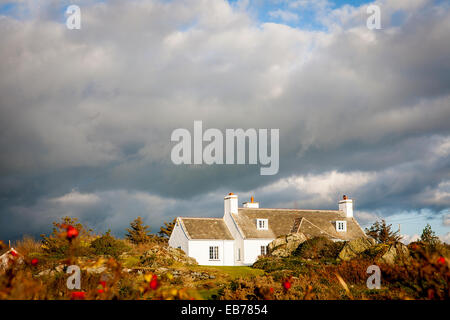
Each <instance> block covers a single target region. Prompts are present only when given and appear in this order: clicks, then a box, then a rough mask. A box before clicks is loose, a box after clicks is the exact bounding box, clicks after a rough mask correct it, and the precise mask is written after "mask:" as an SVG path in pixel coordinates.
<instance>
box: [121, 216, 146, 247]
mask: <svg viewBox="0 0 450 320" xmlns="http://www.w3.org/2000/svg"><path fill="white" fill-rule="evenodd" d="M130 226H131V228H127V232H128V234H127V235H126V237H127V239H128V240H130V241H131V242H132V243H134V244H140V243H146V242H149V241H150V239H151V235H149V234H148V233H149V232H150V227H149V226H145V225H144V222H143V221H142V218H141V217H137V218H136V219H134V220H133V221H132V222H131V223H130Z"/></svg>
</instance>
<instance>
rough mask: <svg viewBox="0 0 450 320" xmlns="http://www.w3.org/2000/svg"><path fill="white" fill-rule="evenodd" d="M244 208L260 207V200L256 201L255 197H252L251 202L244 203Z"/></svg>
mask: <svg viewBox="0 0 450 320" xmlns="http://www.w3.org/2000/svg"><path fill="white" fill-rule="evenodd" d="M243 205H244V208H259V202H255V199H254V198H253V197H251V198H250V202H244V203H243Z"/></svg>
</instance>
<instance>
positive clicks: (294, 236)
mask: <svg viewBox="0 0 450 320" xmlns="http://www.w3.org/2000/svg"><path fill="white" fill-rule="evenodd" d="M306 240H307V238H306V236H305V235H304V234H303V233H301V232H299V233H290V234H288V235H285V236H281V237H278V238H276V239H275V240H273V241H272V242H271V243H269V246H268V250H269V254H270V255H272V256H275V257H288V256H290V255H291V254H292V253H293V252H294V251H295V250H296V249H297V248H298V246H299V245H300V244H301V243H303V242H305V241H306Z"/></svg>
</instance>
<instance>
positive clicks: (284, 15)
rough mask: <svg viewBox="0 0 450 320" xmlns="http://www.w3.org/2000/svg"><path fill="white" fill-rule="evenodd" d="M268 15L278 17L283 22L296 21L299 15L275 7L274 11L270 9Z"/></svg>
mask: <svg viewBox="0 0 450 320" xmlns="http://www.w3.org/2000/svg"><path fill="white" fill-rule="evenodd" d="M269 16H270V17H272V18H275V19H280V20H282V21H284V22H288V23H289V22H297V21H298V20H299V17H298V15H297V14H296V13H294V12H291V11H287V10H281V9H277V10H275V11H270V12H269Z"/></svg>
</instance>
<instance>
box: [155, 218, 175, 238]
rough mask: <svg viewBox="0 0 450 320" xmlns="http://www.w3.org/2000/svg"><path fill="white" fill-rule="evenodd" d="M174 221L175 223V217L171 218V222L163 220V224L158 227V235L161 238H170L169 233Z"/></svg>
mask: <svg viewBox="0 0 450 320" xmlns="http://www.w3.org/2000/svg"><path fill="white" fill-rule="evenodd" d="M176 223H177V218H175V219H173V221H172V222H166V221H164V226H162V227H161V228H159V232H158V235H159V236H160V237H161V238H170V235H171V234H172V231H173V228H174V227H175V224H176Z"/></svg>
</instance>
